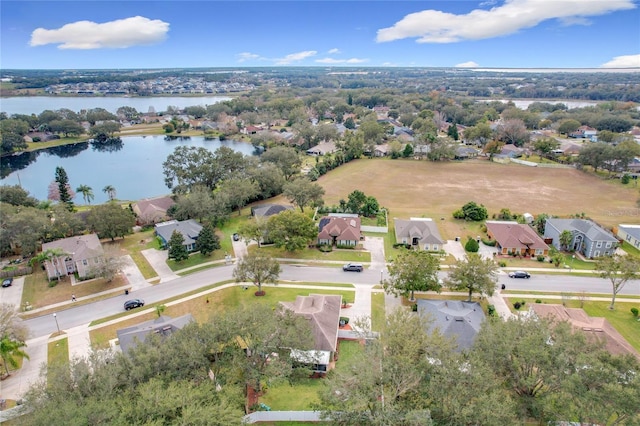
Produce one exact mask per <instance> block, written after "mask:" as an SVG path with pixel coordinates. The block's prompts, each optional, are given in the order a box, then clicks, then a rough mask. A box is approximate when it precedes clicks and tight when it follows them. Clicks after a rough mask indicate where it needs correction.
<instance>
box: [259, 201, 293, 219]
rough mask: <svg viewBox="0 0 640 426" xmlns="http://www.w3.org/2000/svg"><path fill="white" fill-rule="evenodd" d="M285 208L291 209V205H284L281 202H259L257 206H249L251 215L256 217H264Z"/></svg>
mask: <svg viewBox="0 0 640 426" xmlns="http://www.w3.org/2000/svg"><path fill="white" fill-rule="evenodd" d="M285 210H293V206H285V205H282V204H260V205H258V206H254V207H251V216H253V217H255V218H256V219H266V218H268V217H270V216H273V215H276V214H278V213H281V212H283V211H285Z"/></svg>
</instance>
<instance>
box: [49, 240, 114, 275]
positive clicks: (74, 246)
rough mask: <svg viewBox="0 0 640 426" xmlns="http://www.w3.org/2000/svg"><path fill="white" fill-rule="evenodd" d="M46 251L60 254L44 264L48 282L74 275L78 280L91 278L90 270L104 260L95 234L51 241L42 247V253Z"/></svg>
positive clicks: (100, 245) (102, 251)
mask: <svg viewBox="0 0 640 426" xmlns="http://www.w3.org/2000/svg"><path fill="white" fill-rule="evenodd" d="M47 250H54V251H59V252H60V253H62V254H61V255H60V256H55V257H52V258H50V259H47V260H46V261H45V262H44V267H45V270H46V271H47V277H48V278H49V280H52V279H55V278H59V277H63V276H65V275H71V274H74V273H77V274H78V277H79V278H87V277H91V275H92V273H91V269H92V268H93V267H95V265H97V264H99V263H100V262H102V261H103V259H104V250H103V249H102V244H100V240H99V239H98V236H97V235H96V234H89V235H80V236H77V237H69V238H64V239H62V240H56V241H51V242H50V243H45V244H43V245H42V251H43V252H46V251H47Z"/></svg>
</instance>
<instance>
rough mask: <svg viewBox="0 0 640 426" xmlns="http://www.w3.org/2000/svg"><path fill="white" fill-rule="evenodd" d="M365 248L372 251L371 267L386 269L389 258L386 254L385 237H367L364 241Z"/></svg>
mask: <svg viewBox="0 0 640 426" xmlns="http://www.w3.org/2000/svg"><path fill="white" fill-rule="evenodd" d="M362 246H363V247H364V249H365V250H367V251H368V252H369V253H371V265H370V266H369V269H380V270H382V269H385V268H386V267H387V259H386V258H385V256H384V239H383V238H382V237H366V238H365V239H364V241H363V242H362Z"/></svg>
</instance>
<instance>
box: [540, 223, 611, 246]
mask: <svg viewBox="0 0 640 426" xmlns="http://www.w3.org/2000/svg"><path fill="white" fill-rule="evenodd" d="M547 224H549V225H551V226H553V227H554V228H556V229H558V230H559V231H560V232H562V231H564V230H567V231H571V232H580V233H581V234H584V235H585V236H586V237H587V238H588V239H590V240H591V241H610V242H615V243H617V242H618V240H617V238H616V237H614V236H613V235H612V234H611V233H610V232H609V231H606V230H605V229H604V228H602V227H600V226H599V225H597V224H595V223H594V222H592V221H590V220H587V219H554V218H549V219H547Z"/></svg>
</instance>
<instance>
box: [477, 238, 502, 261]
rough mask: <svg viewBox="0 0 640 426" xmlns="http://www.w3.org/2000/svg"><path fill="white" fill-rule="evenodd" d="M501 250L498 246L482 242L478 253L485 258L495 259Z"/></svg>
mask: <svg viewBox="0 0 640 426" xmlns="http://www.w3.org/2000/svg"><path fill="white" fill-rule="evenodd" d="M499 252H500V250H499V249H498V247H491V246H485V245H484V244H483V243H482V242H480V248H479V249H478V254H479V255H480V256H482V257H483V258H485V259H493V258H494V256H495V254H497V253H499ZM494 253H495V254H494Z"/></svg>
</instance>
